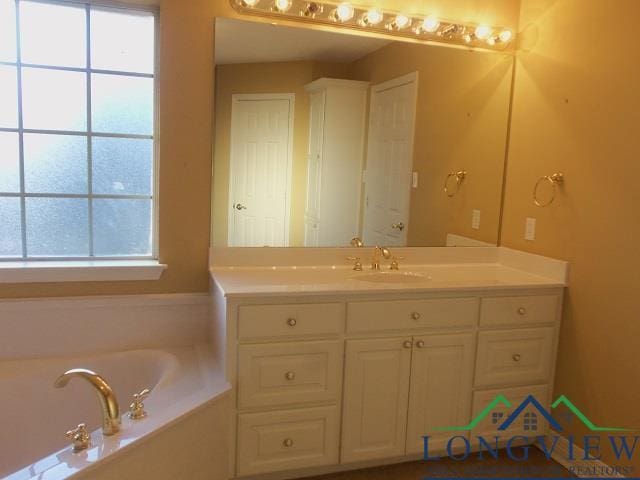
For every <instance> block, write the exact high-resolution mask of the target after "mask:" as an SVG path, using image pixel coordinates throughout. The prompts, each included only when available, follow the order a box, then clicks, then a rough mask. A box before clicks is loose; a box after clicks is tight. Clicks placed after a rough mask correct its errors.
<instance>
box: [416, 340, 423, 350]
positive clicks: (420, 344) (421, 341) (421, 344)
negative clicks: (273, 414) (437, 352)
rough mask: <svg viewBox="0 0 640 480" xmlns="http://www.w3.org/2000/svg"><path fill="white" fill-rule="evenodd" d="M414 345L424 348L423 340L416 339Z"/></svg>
mask: <svg viewBox="0 0 640 480" xmlns="http://www.w3.org/2000/svg"><path fill="white" fill-rule="evenodd" d="M416 347H418V348H424V340H418V341H417V342H416Z"/></svg>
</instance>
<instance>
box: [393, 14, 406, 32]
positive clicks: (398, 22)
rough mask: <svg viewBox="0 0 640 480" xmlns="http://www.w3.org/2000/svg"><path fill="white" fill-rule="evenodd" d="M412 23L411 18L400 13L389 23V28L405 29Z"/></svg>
mask: <svg viewBox="0 0 640 480" xmlns="http://www.w3.org/2000/svg"><path fill="white" fill-rule="evenodd" d="M410 25H411V19H410V18H409V17H407V16H406V15H405V14H403V13H399V14H397V15H396V17H395V18H394V19H393V22H391V23H390V24H389V28H390V29H392V30H404V29H405V28H407V27H408V26H410Z"/></svg>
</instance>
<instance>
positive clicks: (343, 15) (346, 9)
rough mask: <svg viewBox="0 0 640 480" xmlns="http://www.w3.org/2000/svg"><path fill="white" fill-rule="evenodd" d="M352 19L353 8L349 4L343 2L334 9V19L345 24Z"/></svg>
mask: <svg viewBox="0 0 640 480" xmlns="http://www.w3.org/2000/svg"><path fill="white" fill-rule="evenodd" d="M352 18H353V7H352V6H351V4H350V3H347V2H344V3H341V4H340V5H338V6H337V8H336V19H337V20H338V21H340V22H347V21H349V20H351V19H352Z"/></svg>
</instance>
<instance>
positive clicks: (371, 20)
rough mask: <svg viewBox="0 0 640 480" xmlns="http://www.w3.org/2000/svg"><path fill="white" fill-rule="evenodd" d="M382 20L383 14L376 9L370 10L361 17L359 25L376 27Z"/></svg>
mask: <svg viewBox="0 0 640 480" xmlns="http://www.w3.org/2000/svg"><path fill="white" fill-rule="evenodd" d="M383 19H384V14H383V13H382V12H381V11H380V10H378V9H377V8H372V9H371V10H367V12H366V13H365V14H364V15H362V19H361V20H360V23H361V24H362V25H363V26H365V27H366V26H368V25H378V24H379V23H380V22H381V21H382V20H383Z"/></svg>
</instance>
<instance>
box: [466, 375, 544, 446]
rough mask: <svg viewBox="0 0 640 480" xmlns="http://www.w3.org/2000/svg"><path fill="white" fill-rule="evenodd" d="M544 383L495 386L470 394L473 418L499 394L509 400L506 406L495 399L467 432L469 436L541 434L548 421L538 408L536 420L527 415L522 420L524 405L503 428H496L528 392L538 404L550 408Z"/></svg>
mask: <svg viewBox="0 0 640 480" xmlns="http://www.w3.org/2000/svg"><path fill="white" fill-rule="evenodd" d="M549 393H550V392H549V386H548V385H532V386H526V387H516V388H500V389H497V390H480V391H476V392H475V393H474V394H473V409H472V412H473V413H472V418H476V417H477V416H478V415H479V414H480V413H481V412H482V411H483V410H484V409H485V408H487V405H489V404H490V403H491V402H493V400H495V398H496V397H497V396H499V395H504V397H505V398H506V399H507V400H508V401H509V402H510V403H511V407H507V406H505V405H504V403H502V402H501V403H498V404H497V405H496V406H495V407H494V408H493V409H492V410H491V413H490V414H489V415H487V416H486V417H485V418H484V419H483V420H482V421H480V423H478V424H477V425H476V426H475V427H474V428H473V431H472V432H471V434H472V435H473V436H476V435H482V436H483V437H485V438H492V437H494V436H496V435H498V436H500V437H501V438H511V437H514V436H516V435H524V436H534V435H544V434H545V432H546V431H547V427H548V423H547V421H546V420H545V419H544V418H542V416H541V415H540V414H539V412H535V413H536V415H537V418H536V417H534V418H535V419H536V421H533V422H532V419H531V417H529V421H528V422H526V419H527V417H526V416H525V415H526V413H527V412H528V411H529V410H528V409H527V410H526V411H524V412H523V413H522V414H521V415H519V416H518V417H517V418H516V419H515V420H514V422H513V423H512V424H511V425H510V426H509V428H508V429H507V430H498V427H500V425H502V424H503V423H504V422H505V421H506V420H507V418H508V417H509V415H511V413H513V411H514V410H515V409H516V408H518V406H519V405H520V404H521V403H522V402H523V401H524V400H525V399H526V398H527V397H528V396H529V395H532V396H533V397H534V398H535V399H536V400H537V401H538V402H540V404H541V405H542V406H543V407H544V408H546V409H547V410H549V411H550V408H549V407H550V405H549V404H550V398H549Z"/></svg>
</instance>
